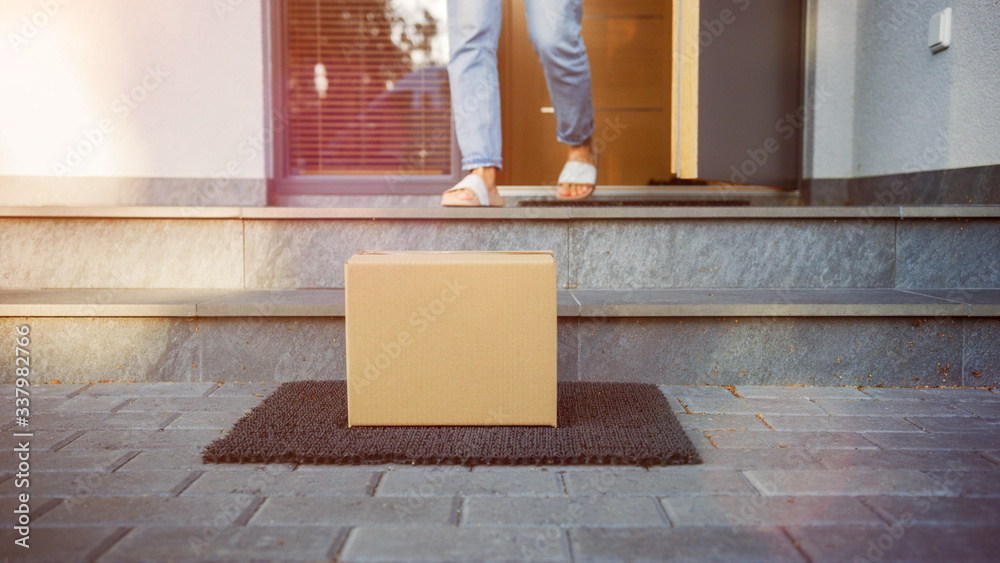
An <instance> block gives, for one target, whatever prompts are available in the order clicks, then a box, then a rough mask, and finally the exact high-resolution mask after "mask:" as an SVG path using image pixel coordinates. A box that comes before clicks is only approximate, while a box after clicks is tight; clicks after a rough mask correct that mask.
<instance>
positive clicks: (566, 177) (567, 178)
mask: <svg viewBox="0 0 1000 563" xmlns="http://www.w3.org/2000/svg"><path fill="white" fill-rule="evenodd" d="M559 184H590V190H588V191H586V192H583V193H582V194H579V195H575V196H561V195H559V192H558V191H557V192H556V199H559V200H562V201H574V200H578V199H584V198H586V197H589V196H590V194H592V193H594V188H596V187H597V167H596V166H594V165H593V164H587V163H586V162H577V161H575V160H567V161H566V165H565V166H563V169H562V172H561V173H560V174H559V180H558V181H557V182H556V186H557V188H556V189H557V190H558V185H559Z"/></svg>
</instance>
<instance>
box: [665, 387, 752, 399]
mask: <svg viewBox="0 0 1000 563" xmlns="http://www.w3.org/2000/svg"><path fill="white" fill-rule="evenodd" d="M659 387H660V391H663V394H664V395H666V396H667V397H681V398H690V397H703V398H706V399H732V398H733V397H734V396H735V395H733V393H732V391H730V390H729V389H726V388H725V387H722V386H719V385H660V386H659Z"/></svg>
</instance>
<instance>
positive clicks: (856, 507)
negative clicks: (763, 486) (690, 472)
mask: <svg viewBox="0 0 1000 563" xmlns="http://www.w3.org/2000/svg"><path fill="white" fill-rule="evenodd" d="M662 500H663V507H664V509H665V510H666V511H667V516H668V517H670V522H671V523H673V525H674V526H791V525H795V524H799V523H801V522H809V525H810V526H829V525H831V524H866V525H873V524H881V523H882V520H881V519H880V518H879V517H878V516H877V515H875V513H873V512H872V511H871V510H870V509H868V507H866V506H865V505H864V504H862V503H861V501H859V500H857V499H855V498H851V497H793V496H775V497H767V496H742V497H732V496H710V497H671V498H665V499H662Z"/></svg>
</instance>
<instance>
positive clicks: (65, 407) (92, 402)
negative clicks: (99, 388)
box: [48, 391, 135, 414]
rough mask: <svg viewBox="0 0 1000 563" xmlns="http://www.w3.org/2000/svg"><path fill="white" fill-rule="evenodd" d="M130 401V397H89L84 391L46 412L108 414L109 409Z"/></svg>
mask: <svg viewBox="0 0 1000 563" xmlns="http://www.w3.org/2000/svg"><path fill="white" fill-rule="evenodd" d="M130 400H132V399H131V397H119V396H114V395H108V396H96V397H90V396H88V395H87V394H86V391H84V392H83V393H81V394H79V395H77V396H76V397H73V398H72V399H66V400H65V401H62V402H61V403H60V404H59V406H57V407H55V408H53V409H51V410H49V411H48V412H61V413H67V414H75V413H81V412H103V413H109V412H111V409H113V408H116V407H118V406H120V405H121V404H122V403H124V402H126V401H130ZM133 410H135V409H133Z"/></svg>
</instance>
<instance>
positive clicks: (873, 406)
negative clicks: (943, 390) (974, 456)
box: [816, 399, 969, 417]
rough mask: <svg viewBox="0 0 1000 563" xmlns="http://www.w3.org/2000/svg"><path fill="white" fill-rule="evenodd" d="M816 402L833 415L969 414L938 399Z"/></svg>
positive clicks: (823, 400)
mask: <svg viewBox="0 0 1000 563" xmlns="http://www.w3.org/2000/svg"><path fill="white" fill-rule="evenodd" d="M816 404H817V405H818V406H820V407H822V409H823V411H825V412H826V413H828V414H832V415H834V416H865V415H868V416H897V417H898V416H969V413H968V412H967V411H964V410H962V409H961V408H959V407H958V406H957V405H954V404H950V403H943V402H938V401H882V400H879V401H839V400H831V399H819V400H817V401H816Z"/></svg>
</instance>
